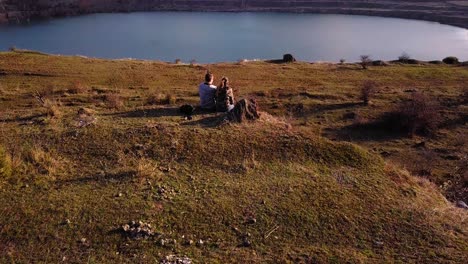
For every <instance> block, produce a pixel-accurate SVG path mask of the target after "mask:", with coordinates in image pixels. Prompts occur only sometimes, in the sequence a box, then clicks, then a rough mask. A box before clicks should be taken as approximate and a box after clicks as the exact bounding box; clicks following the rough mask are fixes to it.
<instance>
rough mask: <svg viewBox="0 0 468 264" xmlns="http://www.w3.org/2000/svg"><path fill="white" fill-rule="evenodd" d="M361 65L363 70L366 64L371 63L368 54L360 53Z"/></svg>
mask: <svg viewBox="0 0 468 264" xmlns="http://www.w3.org/2000/svg"><path fill="white" fill-rule="evenodd" d="M360 59H361V67H362V68H363V69H364V70H365V69H367V66H369V65H370V64H371V63H372V60H371V58H370V56H369V55H361V57H360Z"/></svg>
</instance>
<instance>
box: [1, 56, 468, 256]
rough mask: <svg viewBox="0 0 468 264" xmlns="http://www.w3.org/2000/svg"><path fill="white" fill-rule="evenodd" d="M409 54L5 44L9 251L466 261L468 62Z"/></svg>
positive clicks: (4, 230) (4, 240) (5, 252)
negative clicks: (251, 107) (297, 57)
mask: <svg viewBox="0 0 468 264" xmlns="http://www.w3.org/2000/svg"><path fill="white" fill-rule="evenodd" d="M395 59H396V60H398V61H399V62H394V63H386V64H382V63H376V64H375V65H377V66H373V65H374V64H373V63H371V62H373V61H372V60H370V57H369V56H362V57H361V61H360V62H358V63H353V64H351V63H349V64H348V63H345V62H342V63H338V64H336V63H335V64H328V63H306V62H300V61H294V57H293V56H289V55H287V56H284V58H283V59H280V60H270V61H252V62H242V61H240V62H237V63H236V62H232V63H215V64H197V63H195V62H193V63H191V64H183V63H176V62H171V63H166V62H158V61H142V60H105V59H95V58H84V57H78V56H54V55H47V54H44V53H40V52H34V51H22V50H13V51H10V52H0V204H1V205H2V206H0V263H35V262H43V263H58V262H64V263H67V262H69V263H164V264H167V263H218V262H223V263H245V262H249V263H453V264H457V263H463V262H464V261H465V260H466V259H467V254H468V250H467V249H468V226H467V216H468V210H467V208H468V206H466V202H467V201H468V191H467V189H466V186H467V181H468V174H467V172H468V168H467V165H468V162H467V156H466V153H467V149H468V140H467V137H466V135H468V126H467V121H468V119H467V117H468V87H467V86H466V84H467V83H468V68H467V67H465V66H460V65H462V63H460V62H458V60H457V59H456V58H453V57H448V58H446V59H444V62H441V63H438V64H430V63H411V62H414V61H416V62H417V60H414V59H412V58H411V57H410V56H409V55H406V54H402V55H401V56H400V57H399V58H395ZM412 60H414V61H412ZM383 65H385V66H383ZM207 70H209V71H210V72H212V73H213V74H214V75H215V82H217V81H219V80H220V79H221V77H222V76H227V77H229V80H230V84H231V86H232V88H233V90H234V94H235V96H236V98H238V99H240V98H255V99H256V100H257V102H258V104H259V106H260V111H261V116H260V119H259V120H257V121H255V122H245V123H240V124H238V123H226V122H225V120H224V115H223V114H222V113H206V112H201V111H199V112H195V113H194V115H193V116H192V117H193V119H191V120H189V119H186V118H184V117H183V116H182V114H181V113H180V112H179V107H180V106H181V105H184V104H191V105H196V104H198V102H199V95H198V89H197V87H198V85H199V84H200V83H201V82H202V81H203V76H204V75H205V73H206V71H207Z"/></svg>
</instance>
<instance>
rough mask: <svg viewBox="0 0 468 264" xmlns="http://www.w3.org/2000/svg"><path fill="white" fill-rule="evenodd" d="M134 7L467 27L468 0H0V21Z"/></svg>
mask: <svg viewBox="0 0 468 264" xmlns="http://www.w3.org/2000/svg"><path fill="white" fill-rule="evenodd" d="M136 11H227V12H245V11H247V12H295V13H319V14H351V15H370V16H383V17H399V18H410V19H419V20H428V21H436V22H440V23H444V24H449V25H455V26H459V27H464V28H468V2H467V1H418V0H407V1H386V0H372V1H364V0H353V1H331V0H301V1H296V0H268V1H265V0H208V1H206V0H200V1H198V0H192V1H173V0H136V1H106V0H85V1H84V0H71V1H70V0H59V1H57V0H54V1H30V0H1V1H0V23H1V22H13V23H18V22H24V21H29V20H30V19H34V18H50V17H57V16H71V15H79V14H87V13H105V12H136Z"/></svg>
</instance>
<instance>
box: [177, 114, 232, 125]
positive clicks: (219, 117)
mask: <svg viewBox="0 0 468 264" xmlns="http://www.w3.org/2000/svg"><path fill="white" fill-rule="evenodd" d="M224 123H225V115H224V114H216V115H214V116H208V117H205V118H202V119H199V120H192V121H188V122H184V123H182V125H183V126H200V127H217V126H220V125H222V124H224Z"/></svg>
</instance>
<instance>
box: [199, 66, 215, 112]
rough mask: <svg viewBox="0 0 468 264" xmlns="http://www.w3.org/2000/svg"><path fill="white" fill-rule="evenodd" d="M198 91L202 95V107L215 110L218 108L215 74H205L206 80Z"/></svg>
mask: <svg viewBox="0 0 468 264" xmlns="http://www.w3.org/2000/svg"><path fill="white" fill-rule="evenodd" d="M198 93H199V95H200V107H201V108H202V109H205V110H211V111H214V110H215V109H216V102H215V94H216V86H214V85H213V74H211V73H207V74H206V75H205V82H204V83H202V84H200V86H199V87H198Z"/></svg>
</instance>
